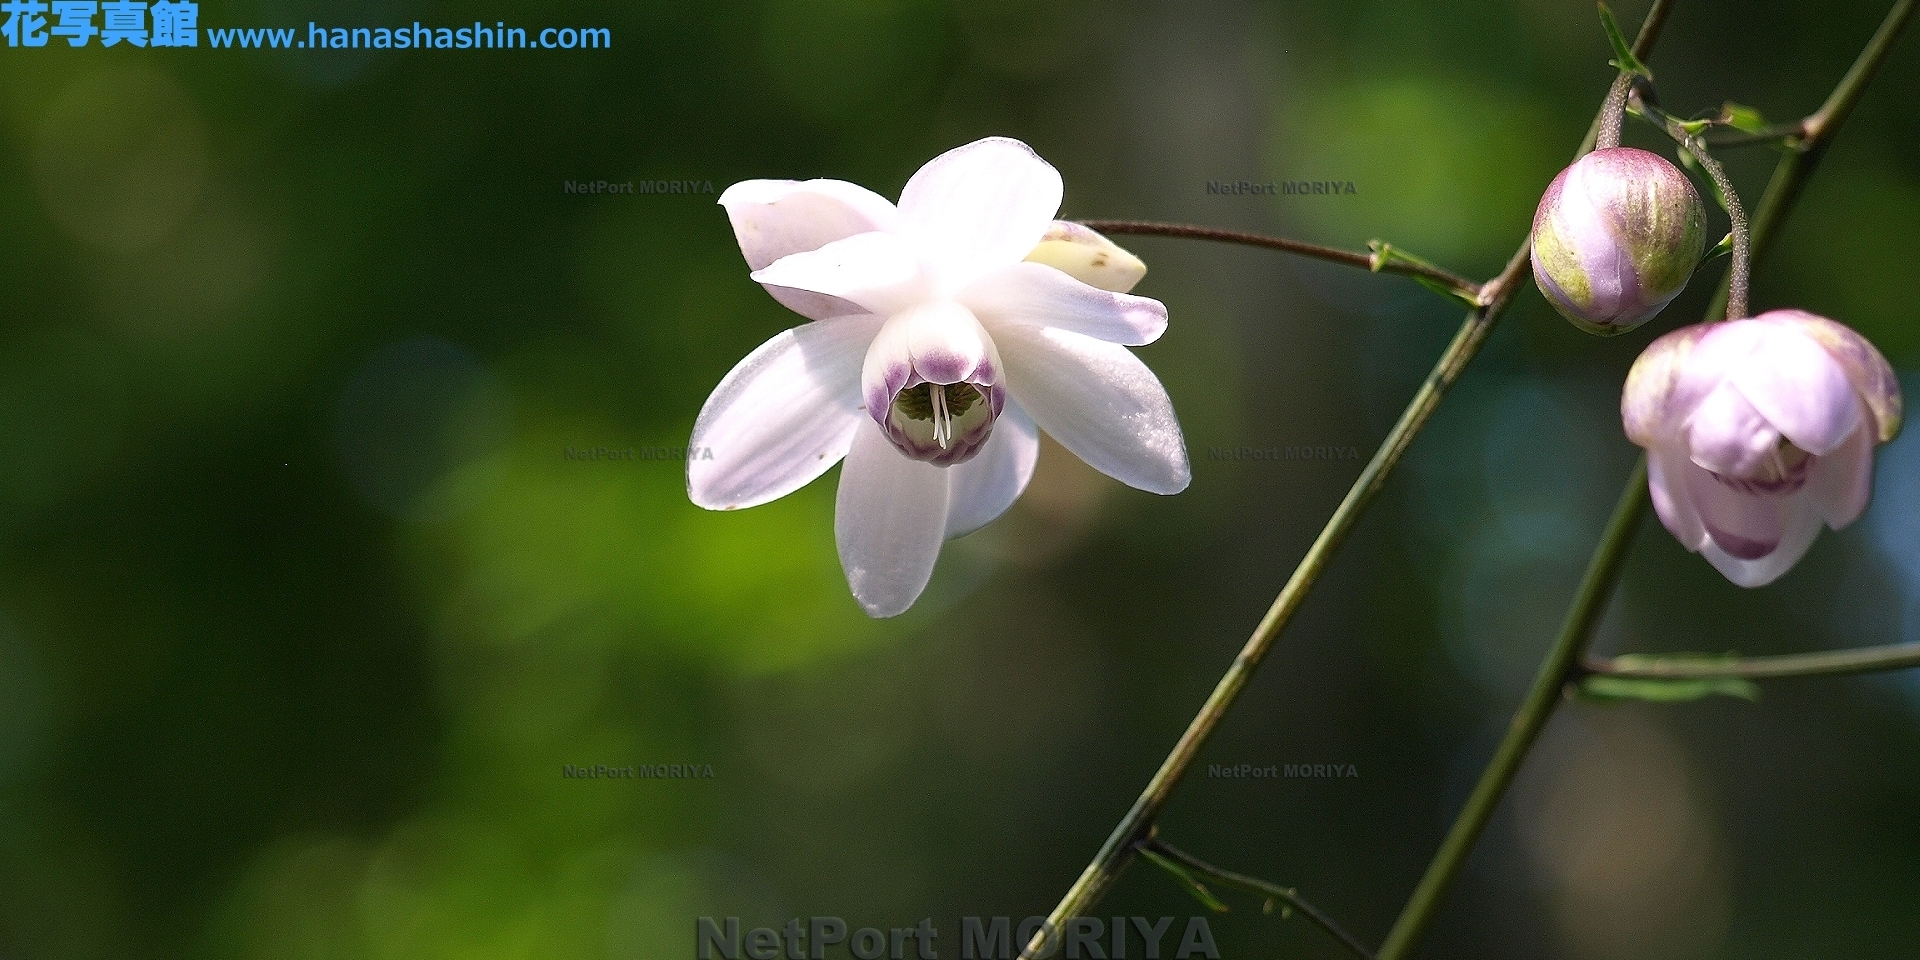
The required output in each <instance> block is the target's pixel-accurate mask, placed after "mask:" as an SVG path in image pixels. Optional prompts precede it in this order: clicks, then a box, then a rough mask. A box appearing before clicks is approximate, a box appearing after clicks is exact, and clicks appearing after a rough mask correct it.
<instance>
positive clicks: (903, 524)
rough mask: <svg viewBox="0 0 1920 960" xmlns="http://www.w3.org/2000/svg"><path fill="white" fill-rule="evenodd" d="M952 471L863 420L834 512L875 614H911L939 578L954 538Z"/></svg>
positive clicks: (838, 537) (851, 571)
mask: <svg viewBox="0 0 1920 960" xmlns="http://www.w3.org/2000/svg"><path fill="white" fill-rule="evenodd" d="M946 527H947V471H946V470H945V469H943V468H941V467H936V466H933V465H931V464H926V463H921V462H919V461H917V460H909V459H907V458H906V457H904V456H902V455H901V454H900V451H898V450H895V449H894V448H893V444H891V443H888V442H887V438H886V437H885V436H883V435H882V434H881V433H880V427H879V426H878V425H877V424H875V423H874V422H873V421H871V420H868V419H867V418H865V417H861V418H859V427H858V428H857V429H856V430H855V431H854V435H853V446H852V448H851V449H849V450H848V451H847V462H846V465H845V466H843V467H841V468H840V491H839V494H838V496H837V499H836V501H835V506H834V515H833V535H834V541H835V543H836V544H837V545H838V546H839V548H840V568H841V569H842V570H844V571H846V574H847V586H848V587H850V588H852V590H853V597H854V599H855V600H858V601H860V606H861V608H862V609H864V610H866V611H867V615H868V616H870V617H892V616H897V615H899V614H901V613H905V612H906V610H907V608H908V607H911V606H913V601H915V600H917V599H919V597H920V591H922V590H925V589H926V588H927V581H928V580H929V579H931V578H932V576H933V564H934V561H936V560H938V559H939V558H940V544H941V543H942V542H944V541H945V540H946Z"/></svg>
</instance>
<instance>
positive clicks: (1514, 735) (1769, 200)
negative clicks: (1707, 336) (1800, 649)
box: [1379, 0, 1920, 960]
mask: <svg viewBox="0 0 1920 960" xmlns="http://www.w3.org/2000/svg"><path fill="white" fill-rule="evenodd" d="M1916 3H1920V0H1897V2H1896V3H1895V4H1894V5H1893V9H1892V10H1891V11H1889V12H1888V14H1887V19H1886V20H1885V21H1884V22H1883V23H1882V24H1881V27H1880V29H1879V31H1877V32H1876V33H1875V34H1874V36H1873V40H1872V41H1870V42H1869V43H1868V44H1867V46H1866V48H1865V49H1864V50H1862V51H1861V53H1860V58H1859V59H1858V60H1856V61H1855V62H1854V66H1853V68H1852V69H1850V70H1848V71H1847V75H1846V78H1845V79H1843V80H1842V81H1841V85H1840V87H1839V88H1836V89H1835V91H1834V94H1833V96H1831V97H1829V98H1828V99H1827V106H1825V107H1822V108H1821V110H1822V111H1823V112H1825V113H1826V115H1827V117H1828V118H1829V119H1828V120H1826V121H1825V122H1823V123H1822V124H1821V125H1819V127H1818V129H1817V130H1816V131H1815V132H1814V134H1810V139H1812V137H1813V136H1814V135H1817V136H1818V138H1819V139H1818V140H1817V141H1814V142H1812V143H1811V145H1809V146H1807V148H1806V149H1803V150H1800V151H1797V152H1794V153H1791V154H1789V155H1787V157H1785V158H1784V159H1783V160H1782V161H1781V163H1780V165H1779V166H1778V167H1776V168H1775V170H1774V173H1773V178H1772V180H1771V181H1769V182H1768V184H1767V190H1766V193H1765V194H1763V195H1762V199H1761V202H1760V212H1759V215H1758V216H1756V217H1755V218H1754V222H1753V224H1752V234H1753V236H1752V244H1753V249H1754V250H1755V251H1756V254H1755V255H1756V256H1757V252H1758V251H1764V250H1765V249H1766V248H1767V244H1768V243H1769V242H1770V241H1771V240H1772V239H1773V237H1774V236H1775V235H1776V233H1777V230H1778V228H1779V225H1780V224H1781V223H1782V222H1783V221H1785V219H1786V216H1787V214H1788V213H1789V212H1791V210H1792V209H1793V205H1794V201H1795V200H1797V199H1798V198H1799V196H1800V190H1801V188H1802V186H1803V185H1804V183H1805V180H1806V178H1807V176H1808V175H1809V174H1811V173H1812V170H1813V167H1814V166H1815V163H1814V162H1810V161H1809V160H1808V159H1807V158H1808V157H1809V156H1812V157H1813V160H1814V161H1817V160H1818V158H1819V152H1820V151H1824V150H1825V148H1826V144H1827V143H1828V142H1829V141H1831V139H1832V137H1833V136H1834V135H1835V134H1836V133H1837V132H1838V130H1839V126H1840V120H1843V119H1844V118H1845V117H1846V115H1847V114H1848V112H1850V111H1851V110H1852V108H1853V105H1854V104H1855V103H1856V102H1857V101H1858V100H1859V98H1860V94H1861V92H1862V91H1863V90H1864V88H1865V85H1866V83H1867V81H1868V80H1869V79H1871V78H1872V76H1873V74H1874V73H1875V72H1876V71H1877V70H1878V68H1879V66H1880V63H1881V62H1882V61H1883V60H1884V59H1885V58H1886V56H1887V53H1888V51H1889V50H1890V49H1891V47H1892V42H1893V38H1894V37H1895V36H1896V35H1898V33H1899V32H1900V29H1901V28H1902V27H1904V26H1905V25H1906V23H1907V21H1908V20H1909V19H1911V18H1912V15H1913V12H1914V8H1915V5H1916ZM1658 5H1659V4H1656V6H1658ZM1649 19H1652V15H1651V14H1649ZM1643 34H1644V30H1643ZM1829 108H1831V110H1829ZM1731 279H1732V276H1731V273H1729V275H1728V278H1727V280H1726V281H1723V282H1722V285H1721V288H1720V294H1719V296H1718V297H1717V298H1716V300H1715V303H1714V305H1713V306H1711V307H1709V308H1708V316H1709V317H1712V316H1714V315H1715V314H1716V313H1718V312H1719V311H1720V310H1722V309H1723V308H1724V306H1725V304H1726V302H1727V300H1726V297H1727V293H1728V289H1729V287H1730V286H1731ZM1649 502H1650V501H1649V496H1648V493H1647V460H1646V458H1645V457H1641V458H1640V462H1639V463H1638V464H1636V465H1635V466H1634V469H1633V474H1632V475H1631V476H1629V477H1628V478H1627V484H1626V487H1625V489H1623V490H1622V491H1621V493H1620V500H1619V501H1618V503H1617V505H1616V506H1615V507H1614V518H1613V521H1612V522H1610V523H1608V525H1607V532H1606V535H1605V536H1603V537H1602V538H1601V540H1600V543H1599V545H1598V546H1596V547H1595V548H1594V553H1593V558H1592V559H1591V560H1590V561H1589V562H1588V566H1587V576H1586V578H1585V580H1584V581H1583V582H1582V584H1581V592H1580V594H1579V595H1578V596H1576V598H1575V601H1574V606H1573V608H1571V609H1570V610H1569V611H1568V617H1567V621H1566V622H1567V624H1569V625H1571V624H1574V623H1576V622H1577V620H1578V619H1579V614H1580V612H1581V610H1582V609H1583V608H1586V609H1588V610H1589V611H1591V609H1592V608H1593V607H1595V606H1603V605H1604V603H1605V601H1606V600H1607V598H1608V597H1610V596H1611V593H1612V587H1613V579H1612V576H1613V575H1617V572H1618V564H1619V560H1620V558H1621V557H1624V555H1625V553H1626V547H1627V544H1628V542H1629V541H1630V540H1631V538H1632V536H1633V532H1634V526H1633V525H1631V524H1627V523H1623V522H1622V520H1623V518H1624V517H1626V516H1628V515H1631V516H1632V517H1634V518H1636V519H1637V518H1638V517H1639V516H1640V515H1642V514H1644V513H1645V511H1646V508H1647V506H1648V505H1649ZM1609 570H1611V571H1612V574H1610V575H1608V576H1606V577H1604V578H1602V579H1603V582H1604V588H1603V589H1602V591H1601V594H1600V595H1599V596H1595V595H1592V594H1591V593H1589V591H1588V589H1587V587H1588V586H1589V585H1590V584H1592V583H1594V582H1595V580H1596V573H1601V572H1606V571H1609ZM1568 639H1569V634H1568V633H1567V632H1566V630H1564V629H1563V630H1562V634H1561V641H1562V643H1556V644H1555V646H1554V650H1553V652H1552V653H1551V654H1549V655H1548V660H1547V663H1545V664H1543V665H1542V669H1541V673H1540V676H1539V678H1537V679H1536V683H1535V687H1534V689H1533V690H1532V691H1530V692H1529V694H1528V697H1527V700H1526V702H1525V703H1524V704H1523V705H1522V707H1521V710H1520V713H1518V714H1516V715H1515V717H1514V720H1513V724H1512V725H1511V726H1509V727H1508V730H1507V736H1506V739H1505V740H1503V741H1502V742H1501V744H1500V747H1499V749H1497V750H1496V751H1495V753H1494V758H1493V760H1492V762H1490V763H1489V764H1488V765H1487V769H1486V770H1485V771H1484V772H1482V773H1481V775H1480V782H1479V783H1478V784H1477V785H1476V786H1475V787H1474V792H1473V795H1472V796H1471V797H1470V798H1469V799H1468V801H1467V806H1466V808H1465V809H1463V810H1462V811H1461V812H1460V816H1459V818H1458V819H1456V820H1455V821H1454V824H1453V827H1452V828H1451V829H1449V830H1448V832H1447V838H1446V840H1444V841H1443V842H1442V843H1441V845H1440V851H1439V852H1438V853H1436V854H1435V855H1434V859H1433V862H1432V863H1431V864H1429V865H1428V868H1427V873H1426V875H1425V876H1422V877H1421V878H1420V884H1419V886H1417V887H1416V888H1415V890H1414V895H1413V897H1412V898H1411V899H1409V900H1408V902H1407V906H1406V909H1405V910H1403V911H1402V912H1401V914H1400V918H1399V920H1397V921H1395V922H1394V925H1393V929H1392V930H1391V931H1390V932H1389V933H1388V935H1387V942H1386V944H1384V945H1382V946H1381V948H1380V953H1379V960H1403V958H1404V957H1405V956H1406V955H1407V953H1408V952H1409V951H1411V950H1412V949H1413V945H1414V944H1415V943H1416V942H1418V940H1419V938H1420V935H1421V933H1422V932H1424V930H1425V928H1426V925H1427V923H1428V921H1430V920H1431V919H1432V917H1433V913H1434V910H1435V909H1436V908H1437V907H1438V906H1439V902H1440V899H1441V897H1442V895H1444V894H1445V893H1446V889H1447V887H1448V886H1449V885H1450V884H1451V883H1452V881H1453V878H1454V877H1455V876H1456V875H1457V874H1458V873H1459V870H1460V867H1461V865H1462V864H1463V863H1464V862H1465V861H1466V856H1467V854H1468V852H1470V851H1471V849H1472V847H1473V841H1474V840H1475V839H1477V838H1478V836H1479V834H1480V832H1481V830H1482V829H1484V828H1485V826H1486V820H1487V818H1488V817H1491V816H1492V814H1493V810H1494V808H1495V807H1496V806H1498V805H1499V800H1500V796H1501V794H1503V793H1504V792H1505V790H1506V787H1507V785H1508V784H1510V783H1511V782H1512V780H1513V774H1514V772H1515V771H1517V770H1518V768H1519V763H1520V760H1521V759H1522V758H1523V757H1524V755H1525V752H1526V747H1527V746H1530V745H1531V744H1532V742H1533V739H1534V737H1536V736H1537V735H1538V733H1539V728H1540V726H1541V725H1544V724H1545V722H1546V719H1547V716H1546V715H1550V714H1551V712H1552V710H1553V707H1554V705H1555V704H1556V703H1557V702H1558V701H1557V699H1556V698H1555V697H1554V696H1553V695H1552V694H1553V693H1555V692H1556V691H1557V690H1558V688H1559V686H1560V685H1561V683H1563V682H1564V681H1565V680H1567V679H1570V672H1569V668H1570V667H1571V665H1572V663H1573V662H1574V661H1573V660H1571V659H1569V658H1568V657H1567V653H1568V651H1567V650H1565V649H1564V647H1563V644H1564V642H1565V641H1567V640H1568ZM1572 652H1573V653H1575V654H1578V653H1580V652H1581V651H1580V649H1579V647H1578V646H1576V647H1575V649H1574V650H1573V651H1572ZM1556 665H1558V666H1559V673H1558V675H1555V674H1554V672H1553V668H1554V667H1555V666H1556ZM1549 677H1553V678H1554V685H1553V689H1552V690H1546V691H1544V693H1545V696H1541V694H1542V693H1543V683H1542V681H1545V680H1546V679H1547V678H1549ZM1540 703H1544V708H1543V710H1544V714H1542V715H1538V716H1536V715H1535V714H1536V713H1537V712H1539V711H1537V710H1536V705H1538V704H1540Z"/></svg>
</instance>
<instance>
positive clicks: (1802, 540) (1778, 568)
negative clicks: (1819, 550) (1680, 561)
mask: <svg viewBox="0 0 1920 960" xmlns="http://www.w3.org/2000/svg"><path fill="white" fill-rule="evenodd" d="M1819 535H1820V517H1819V515H1818V514H1816V513H1815V512H1814V511H1811V510H1805V511H1801V512H1798V513H1794V514H1792V515H1790V516H1789V517H1788V518H1787V526H1786V529H1785V531H1784V532H1783V533H1782V534H1781V536H1780V544H1779V546H1776V547H1774V549H1773V552H1772V553H1769V554H1767V555H1766V556H1763V557H1760V558H1758V559H1755V560H1743V559H1741V558H1739V557H1736V556H1734V555H1732V554H1730V553H1728V552H1727V551H1725V550H1722V549H1721V548H1720V547H1719V545H1717V544H1713V543H1709V544H1707V545H1706V546H1705V547H1704V548H1702V549H1701V551H1700V555H1701V556H1703V557H1706V558H1707V562H1708V563H1711V564H1713V568H1714V569H1715V570H1718V571H1720V573H1721V575H1722V576H1725V577H1726V578H1727V579H1728V580H1730V581H1732V582H1733V584H1734V585H1735V586H1739V587H1747V588H1749V589H1751V588H1753V587H1764V586H1766V585H1767V584H1769V583H1772V582H1773V581H1775V580H1778V579H1780V577H1781V576H1782V575H1784V574H1785V573H1786V572H1787V571H1788V570H1792V569H1793V565H1794V564H1796V563H1799V562H1800V558H1801V557H1804V556H1806V555H1807V551H1808V550H1809V549H1811V548H1812V547H1813V541H1814V540H1815V538H1817V537H1819Z"/></svg>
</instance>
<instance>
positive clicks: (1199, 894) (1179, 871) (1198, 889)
mask: <svg viewBox="0 0 1920 960" xmlns="http://www.w3.org/2000/svg"><path fill="white" fill-rule="evenodd" d="M1140 855H1141V856H1143V857H1146V858H1147V859H1148V860H1151V861H1153V862H1154V863H1155V864H1156V865H1158V866H1159V867H1160V869H1162V870H1165V871H1166V872H1168V873H1171V874H1173V878H1174V879H1175V880H1178V881H1179V882H1180V885H1181V886H1183V887H1186V888H1187V892H1188V893H1191V894H1193V898H1194V899H1195V900H1198V901H1200V902H1201V903H1202V904H1204V905H1205V906H1206V908H1207V909H1208V910H1212V911H1213V912H1214V913H1226V912H1227V905H1226V904H1224V903H1221V902H1220V899H1219V898H1218V897H1215V896H1214V895H1213V893H1212V891H1209V890H1208V889H1207V888H1206V885H1205V884H1202V883H1201V882H1200V881H1198V880H1195V879H1194V878H1193V874H1191V873H1189V872H1187V868H1186V867H1183V866H1181V865H1179V864H1177V863H1174V862H1173V861H1172V860H1169V859H1167V858H1166V857H1163V856H1161V855H1159V854H1157V853H1154V852H1153V851H1152V850H1146V849H1142V850H1141V851H1140Z"/></svg>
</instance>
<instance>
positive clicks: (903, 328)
mask: <svg viewBox="0 0 1920 960" xmlns="http://www.w3.org/2000/svg"><path fill="white" fill-rule="evenodd" d="M912 379H913V352H912V351H911V350H909V349H908V348H907V319H906V318H905V317H893V318H891V319H889V320H888V321H887V322H886V325H885V326H883V327H881V328H880V331H879V332H878V333H876V334H875V335H874V338H873V342H872V343H871V344H869V345H868V346H867V355H866V357H865V359H863V360H862V361H861V366H860V396H861V399H862V401H863V403H864V404H865V406H866V409H867V416H869V417H871V418H873V422H874V423H876V424H882V423H885V422H886V420H887V415H888V411H889V408H891V407H892V406H893V398H894V395H895V394H898V393H899V392H900V390H901V388H903V387H905V386H906V385H907V384H908V383H909V382H910V381H912Z"/></svg>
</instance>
